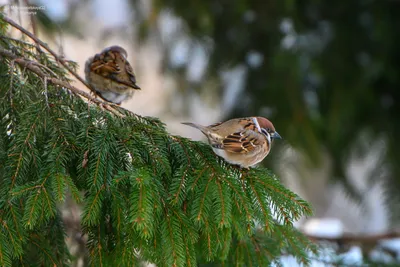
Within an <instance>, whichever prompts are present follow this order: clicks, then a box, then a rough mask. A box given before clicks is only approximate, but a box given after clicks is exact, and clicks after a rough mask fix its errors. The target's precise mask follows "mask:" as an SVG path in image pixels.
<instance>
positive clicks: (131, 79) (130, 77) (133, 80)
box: [125, 61, 140, 89]
mask: <svg viewBox="0 0 400 267" xmlns="http://www.w3.org/2000/svg"><path fill="white" fill-rule="evenodd" d="M125 70H126V74H127V76H128V80H129V81H128V83H129V84H126V85H128V86H131V87H133V88H135V89H140V87H139V86H138V85H137V84H136V77H135V73H133V69H132V66H131V64H129V62H128V61H125Z"/></svg>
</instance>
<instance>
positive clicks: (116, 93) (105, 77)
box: [85, 45, 141, 105]
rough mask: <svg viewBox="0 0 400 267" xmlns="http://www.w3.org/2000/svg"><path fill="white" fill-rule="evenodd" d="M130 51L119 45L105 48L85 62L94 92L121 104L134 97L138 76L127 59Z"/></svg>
mask: <svg viewBox="0 0 400 267" xmlns="http://www.w3.org/2000/svg"><path fill="white" fill-rule="evenodd" d="M127 56H128V53H127V52H126V50H125V49H124V48H122V47H120V46H118V45H113V46H110V47H107V48H105V49H104V50H103V51H101V52H100V53H99V54H96V55H95V56H94V57H90V58H89V59H88V60H87V61H86V63H85V77H86V81H87V82H88V84H89V85H90V86H91V87H92V88H93V90H94V92H95V93H96V94H97V95H99V96H100V97H101V98H103V99H104V100H107V101H108V102H112V103H115V104H117V105H120V104H121V102H122V101H125V100H128V99H129V98H131V97H132V95H133V93H134V91H135V90H140V89H141V88H140V87H139V86H138V85H137V84H136V77H135V74H134V73H133V69H132V66H131V64H129V62H128V60H127Z"/></svg>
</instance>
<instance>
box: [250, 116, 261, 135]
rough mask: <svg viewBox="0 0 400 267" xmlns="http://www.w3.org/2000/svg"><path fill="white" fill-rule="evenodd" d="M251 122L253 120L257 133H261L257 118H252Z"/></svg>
mask: <svg viewBox="0 0 400 267" xmlns="http://www.w3.org/2000/svg"><path fill="white" fill-rule="evenodd" d="M252 120H253V122H254V124H255V125H256V127H257V130H258V132H259V133H261V127H260V124H258V121H257V118H252Z"/></svg>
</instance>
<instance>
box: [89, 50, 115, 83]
mask: <svg viewBox="0 0 400 267" xmlns="http://www.w3.org/2000/svg"><path fill="white" fill-rule="evenodd" d="M90 69H91V70H92V71H93V72H94V73H96V74H98V75H101V76H103V77H104V78H109V79H111V78H112V77H113V76H115V75H116V74H118V73H120V72H121V67H120V66H119V64H118V63H117V62H115V60H112V59H109V58H108V57H105V56H104V55H96V56H95V57H94V59H93V62H92V64H91V66H90Z"/></svg>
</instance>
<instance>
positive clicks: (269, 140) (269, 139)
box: [265, 132, 271, 146]
mask: <svg viewBox="0 0 400 267" xmlns="http://www.w3.org/2000/svg"><path fill="white" fill-rule="evenodd" d="M265 136H266V137H267V142H268V146H270V145H271V135H270V134H269V132H267V134H266V135H265Z"/></svg>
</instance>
